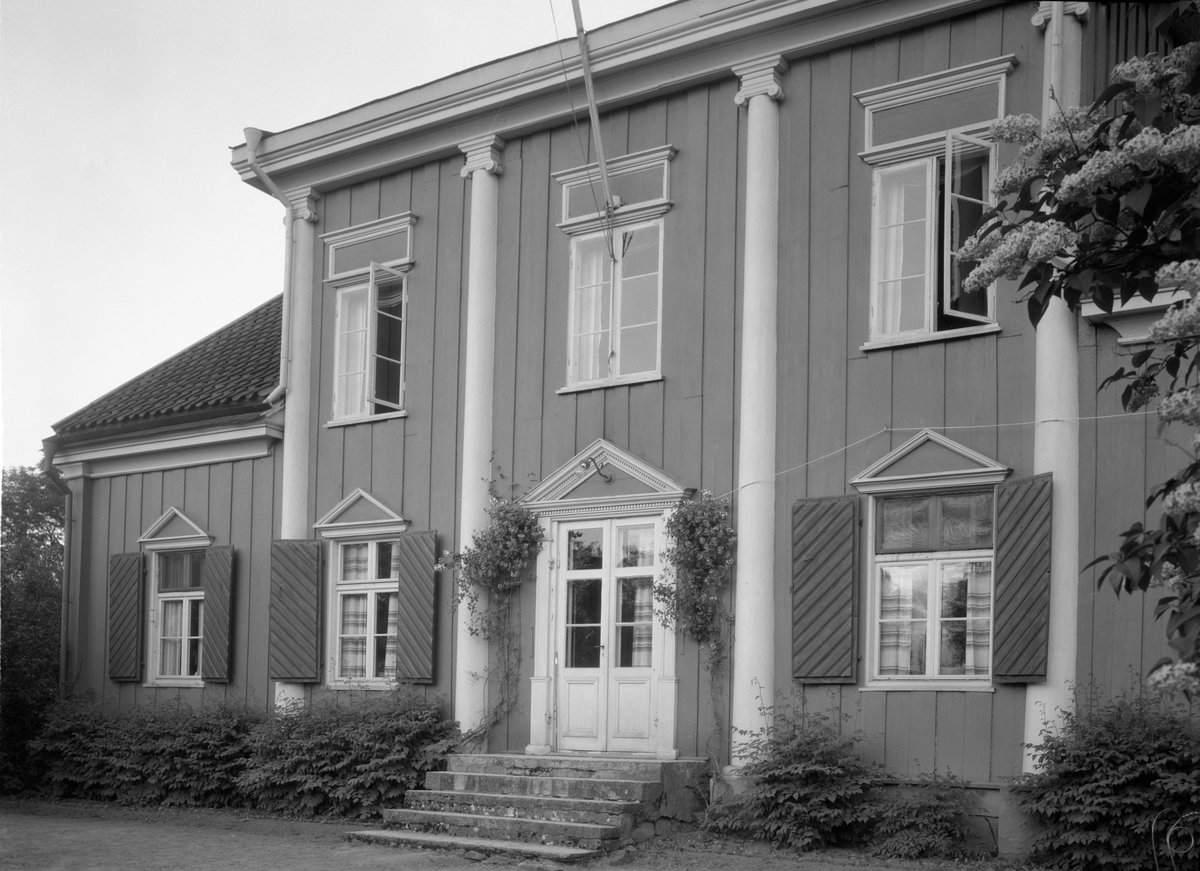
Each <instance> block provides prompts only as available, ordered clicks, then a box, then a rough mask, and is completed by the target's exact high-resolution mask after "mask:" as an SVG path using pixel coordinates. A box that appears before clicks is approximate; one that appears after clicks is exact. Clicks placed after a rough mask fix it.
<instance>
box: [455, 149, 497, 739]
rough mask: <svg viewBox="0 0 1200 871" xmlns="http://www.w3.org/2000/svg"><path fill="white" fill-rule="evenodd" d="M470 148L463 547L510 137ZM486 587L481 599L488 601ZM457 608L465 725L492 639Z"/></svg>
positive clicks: (466, 172) (478, 522) (479, 443)
mask: <svg viewBox="0 0 1200 871" xmlns="http://www.w3.org/2000/svg"><path fill="white" fill-rule="evenodd" d="M459 148H461V149H462V151H463V152H464V153H465V154H466V155H467V162H466V165H465V166H464V167H463V169H462V176H463V178H469V179H470V180H471V236H470V262H469V264H468V266H467V334H466V361H465V365H464V372H463V390H464V391H465V393H464V397H463V461H462V490H461V494H460V497H461V498H460V504H459V521H458V529H459V534H458V546H459V550H460V551H461V550H462V548H463V547H464V546H465V545H468V544H470V542H471V534H472V533H473V532H474V531H475V530H476V529H480V528H482V527H484V526H486V525H487V522H488V517H487V509H488V505H489V499H490V493H489V489H488V488H489V484H490V482H491V479H492V369H493V367H494V360H495V354H494V350H495V341H496V223H497V203H498V197H499V188H500V184H499V178H498V176H499V175H500V173H501V172H502V171H503V168H502V167H501V165H500V152H501V151H502V150H503V149H504V140H503V139H501V138H500V137H498V136H492V135H488V136H481V137H478V138H476V139H472V140H469V141H468V142H464V143H463V144H462V145H460V146H459ZM485 595H486V594H485V593H482V592H481V596H480V599H481V602H480V604H486V598H485ZM469 616H470V615H469V614H468V612H467V609H466V608H459V609H458V615H457V622H456V626H455V651H456V653H455V656H456V659H455V667H454V716H455V718H456V719H457V720H458V721H459V724H460V725H461V726H462V728H463V731H467V730H469V729H473V728H475V727H476V726H478V725H480V724H481V723H482V722H483V719H484V716H485V714H486V713H487V706H488V698H487V668H488V643H487V640H486V639H484V638H481V637H479V636H475V635H471V633H470V631H469Z"/></svg>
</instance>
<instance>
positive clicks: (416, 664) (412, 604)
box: [396, 531, 437, 683]
mask: <svg viewBox="0 0 1200 871" xmlns="http://www.w3.org/2000/svg"><path fill="white" fill-rule="evenodd" d="M436 539H437V533H436V532H433V531H428V532H410V533H408V534H406V535H402V536H400V538H399V540H398V541H397V543H396V550H397V553H398V555H399V556H398V559H399V561H400V596H399V612H400V622H399V627H398V631H397V640H396V677H397V678H398V679H399V680H407V681H414V682H416V683H432V682H433V655H434V649H433V620H434V614H433V601H434V599H433V582H434V574H435V573H434V570H433V564H434V563H435V562H437V541H436Z"/></svg>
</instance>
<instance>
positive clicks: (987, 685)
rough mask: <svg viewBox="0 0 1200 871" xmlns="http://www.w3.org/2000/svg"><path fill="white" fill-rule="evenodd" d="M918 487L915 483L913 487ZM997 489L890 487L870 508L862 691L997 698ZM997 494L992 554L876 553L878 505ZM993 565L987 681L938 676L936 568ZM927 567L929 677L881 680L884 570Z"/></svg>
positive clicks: (983, 550) (984, 551) (974, 677)
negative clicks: (934, 497)
mask: <svg viewBox="0 0 1200 871" xmlns="http://www.w3.org/2000/svg"><path fill="white" fill-rule="evenodd" d="M914 483H915V482H914ZM995 489H996V488H995V485H994V484H992V485H990V486H988V485H984V486H967V487H963V486H951V487H946V486H944V485H938V484H936V483H934V484H932V485H931V486H921V485H920V484H917V483H915V486H913V487H912V489H896V488H892V487H889V488H887V491H886V492H881V493H879V494H877V495H872V496H871V498H870V500H869V504H868V507H867V525H866V530H865V532H866V536H865V538H866V542H867V543H866V552H867V561H866V564H867V578H868V582H867V585H866V586H867V589H866V598H867V602H866V608H864V609H863V610H864V611H865V612H866V621H867V627H866V628H867V637H868V639H869V640H868V643H867V654H868V655H867V660H868V662H867V678H866V685H865V686H864V687H860V689H866V690H872V689H874V690H962V691H975V692H992V691H994V687H993V684H992V660H993V659H994V654H995V650H994V647H995V644H994V642H995V637H996V635H995V617H996V614H995V610H996V609H995V604H996V573H995V550H996V541H995V530H996V524H995V512H996V495H995ZM983 491H990V492H991V493H992V536H993V537H992V546H991V547H990V548H973V549H970V550H967V549H963V550H940V551H906V552H902V553H877V552H876V538H877V531H878V522H879V507H878V501H879V499H881V498H887V497H889V496H890V497H896V496H931V495H940V494H946V493H966V492H983ZM983 561H987V562H990V563H991V564H992V590H991V597H992V602H991V608H990V609H989V624H988V633H989V662H988V673H987V674H986V675H939V674H936V670H937V663H936V653H937V645H936V640H937V637H936V630H937V628H938V626H939V624H940V622H941V617H940V613H941V602H940V585H939V584H938V583H937V579H938V575H937V568H938V566H939V565H941V564H944V563H953V562H983ZM921 563H925V564H928V565H929V566H930V574H929V582H928V584H929V586H928V591H929V592H928V596H927V601H926V627H927V628H926V645H927V647H926V663H927V665H928V668H927V671H928V672H929V673H928V674H924V675H918V676H913V675H896V676H893V675H881V674H880V673H879V665H880V659H881V656H880V629H879V627H880V621H881V619H882V618H881V615H880V602H879V596H880V586H881V579H882V576H883V572H882V569H883V567H884V566H889V565H916V564H921Z"/></svg>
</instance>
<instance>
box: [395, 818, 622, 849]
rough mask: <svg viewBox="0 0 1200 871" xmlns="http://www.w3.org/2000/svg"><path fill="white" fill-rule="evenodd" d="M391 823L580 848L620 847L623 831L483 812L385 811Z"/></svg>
mask: <svg viewBox="0 0 1200 871" xmlns="http://www.w3.org/2000/svg"><path fill="white" fill-rule="evenodd" d="M383 819H384V821H385V822H386V823H387V824H388V825H392V826H399V827H402V828H405V829H408V830H410V831H419V832H435V833H437V834H439V835H459V836H461V837H466V838H491V839H494V840H498V841H523V842H524V843H526V844H549V845H552V846H557V847H577V848H579V849H581V850H604V851H608V850H615V849H616V848H617V847H619V846H620V842H621V830H620V829H619V828H618V827H616V826H597V825H594V824H591V823H561V822H556V821H554V820H529V819H521V818H519V817H489V816H483V815H480V814H453V813H448V812H446V811H417V810H401V809H397V810H386V811H384V812H383Z"/></svg>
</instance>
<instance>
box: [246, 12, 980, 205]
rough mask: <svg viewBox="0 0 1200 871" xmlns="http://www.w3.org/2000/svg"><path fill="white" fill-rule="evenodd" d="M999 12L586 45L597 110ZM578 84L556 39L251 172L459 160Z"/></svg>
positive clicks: (899, 15) (827, 20)
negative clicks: (758, 61) (763, 63)
mask: <svg viewBox="0 0 1200 871" xmlns="http://www.w3.org/2000/svg"><path fill="white" fill-rule="evenodd" d="M1000 2H1002V0H747V2H743V3H722V4H718V3H717V2H714V0H685V2H680V3H674V4H671V5H669V6H666V7H662V8H660V9H655V10H652V11H650V12H647V13H644V14H642V15H638V16H635V17H633V18H629V19H625V20H623V21H618V22H615V23H614V24H611V25H608V26H606V27H602V28H598V29H597V30H595V31H593V32H591V33H589V34H588V43H589V54H590V59H591V64H592V71H593V74H594V76H595V79H596V99H597V103H598V105H599V106H600V108H601V109H605V110H611V109H614V108H618V107H620V106H622V105H626V104H628V103H631V102H634V101H636V100H638V99H640V98H644V97H646V96H647V95H650V94H654V93H669V92H672V91H677V90H680V89H683V88H686V87H690V86H692V85H695V84H700V83H703V82H705V81H712V80H714V79H718V78H720V77H723V76H728V77H730V78H733V72H732V67H733V65H734V64H736V63H741V62H744V61H745V60H747V59H748V58H752V57H761V56H764V55H768V54H780V55H781V56H783V57H784V58H785V59H788V60H794V59H795V58H798V57H803V56H805V55H809V54H815V53H817V52H822V51H827V50H830V49H833V48H837V47H839V46H843V45H847V44H850V43H852V42H857V41H860V40H863V39H869V38H873V37H874V36H878V35H882V34H884V33H889V32H895V31H896V30H898V29H903V28H907V27H913V26H916V25H918V24H921V23H925V22H929V21H935V20H939V19H942V18H946V17H949V16H951V15H957V14H962V13H964V12H969V11H972V10H974V9H980V8H984V7H988V6H994V5H997V4H998V3H1000ZM714 7H718V8H714ZM560 49H561V57H560ZM563 58H565V66H566V70H565V73H564V69H563V66H564V61H563ZM668 62H670V66H669V67H667V66H666V64H667V63H668ZM581 79H582V72H581V69H580V64H579V53H578V48H577V47H576V46H574V44H573V42H572V41H567V40H564V41H563V42H561V43H556V44H551V45H546V46H541V47H539V48H535V49H531V50H530V51H527V52H523V53H522V54H519V55H513V56H511V57H508V58H503V59H501V60H497V61H493V62H491V63H488V64H484V65H481V66H478V67H475V68H472V69H469V70H465V71H463V72H459V73H455V74H453V75H451V76H448V77H446V78H443V79H439V80H437V81H434V82H430V83H428V84H425V85H421V86H418V87H416V88H412V89H410V90H407V91H403V92H401V93H399V94H395V95H393V96H390V97H385V98H383V99H381V100H376V101H374V102H372V103H368V104H365V105H363V106H358V107H356V108H353V109H349V110H347V111H345V112H341V113H339V114H337V115H332V116H330V117H328V118H324V119H321V120H318V121H313V122H311V123H309V124H304V125H301V126H299V127H293V128H291V129H289V130H283V131H280V132H278V133H274V134H270V135H268V136H267V137H266V138H265V139H264V140H263V141H262V144H261V146H260V148H259V152H258V163H259V165H260V166H261V167H262V168H263V169H264V170H266V172H267V173H269V174H270V175H271V176H272V177H275V178H276V179H277V180H279V179H283V180H284V183H285V184H286V185H288V186H293V187H294V186H299V185H309V186H312V187H316V188H320V189H329V188H332V187H336V186H340V185H342V184H346V183H349V182H352V181H356V180H359V179H362V178H369V177H371V176H373V175H378V174H382V173H383V172H386V171H389V170H392V171H394V170H396V169H400V168H404V167H407V166H414V165H417V164H419V163H424V162H426V161H428V160H431V159H438V158H442V157H447V156H451V155H461V152H460V151H459V145H460V144H461V143H463V142H466V141H467V140H469V139H472V138H474V137H478V136H482V135H486V134H496V135H499V136H502V137H504V138H508V139H511V138H512V137H515V136H521V135H525V134H527V133H529V132H532V131H534V130H538V129H542V128H546V127H550V126H554V125H557V124H560V123H563V122H565V121H566V120H568V119H569V118H570V117H571V116H572V115H573V114H574V113H575V112H576V111H582V109H583V107H582V104H581V105H579V106H572V104H571V101H570V100H569V99H568V97H567V94H566V88H565V87H564V80H565V81H568V82H570V83H571V84H576V83H577V82H580V81H581ZM246 154H247V152H246V147H245V145H244V144H243V145H239V146H236V147H235V148H234V149H233V160H232V163H233V166H234V168H235V169H236V170H237V171H238V173H239V174H240V175H241V177H242V179H243V181H246V182H248V183H250V184H253V185H255V186H259V182H258V181H257V179H256V178H255V177H254V173H253V172H252V171H251V170H250V167H249V164H248V163H247V161H246Z"/></svg>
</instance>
